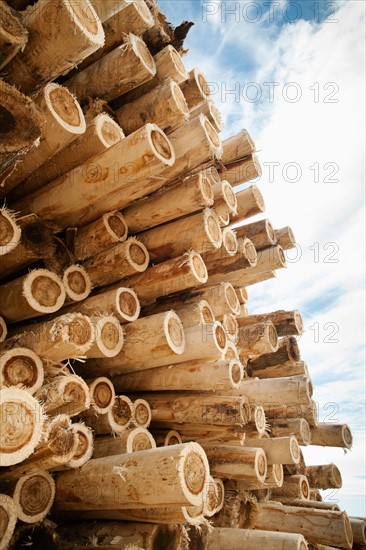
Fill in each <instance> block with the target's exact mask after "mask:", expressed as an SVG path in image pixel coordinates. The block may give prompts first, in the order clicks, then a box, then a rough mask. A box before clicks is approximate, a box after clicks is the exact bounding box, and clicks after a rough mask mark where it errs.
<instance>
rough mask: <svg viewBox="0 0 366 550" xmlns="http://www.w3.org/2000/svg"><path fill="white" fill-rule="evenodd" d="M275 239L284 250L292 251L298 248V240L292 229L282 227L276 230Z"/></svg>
mask: <svg viewBox="0 0 366 550" xmlns="http://www.w3.org/2000/svg"><path fill="white" fill-rule="evenodd" d="M274 233H275V238H276V241H277V243H278V244H279V245H280V246H282V248H283V249H284V250H290V249H291V248H295V247H296V239H295V235H294V232H293V231H292V229H291V227H288V226H287V227H282V228H281V229H275V232H274Z"/></svg>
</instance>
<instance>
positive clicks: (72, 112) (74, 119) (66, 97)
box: [44, 83, 86, 134]
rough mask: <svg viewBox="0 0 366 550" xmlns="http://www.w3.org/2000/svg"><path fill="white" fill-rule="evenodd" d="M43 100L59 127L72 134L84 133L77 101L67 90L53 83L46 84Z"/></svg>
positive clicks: (83, 124)
mask: <svg viewBox="0 0 366 550" xmlns="http://www.w3.org/2000/svg"><path fill="white" fill-rule="evenodd" d="M44 98H45V102H46V105H47V107H48V110H49V111H50V113H51V114H52V115H53V118H54V119H55V120H57V122H58V123H59V124H60V126H62V127H63V128H65V129H67V130H68V131H69V132H71V133H73V134H83V133H84V132H85V130H86V122H85V118H84V114H83V112H82V110H81V107H80V105H79V103H78V101H77V100H76V99H75V97H74V96H73V95H72V94H71V93H70V92H69V90H68V89H67V88H65V87H63V86H60V85H59V84H54V83H50V84H47V86H46V87H45V92H44Z"/></svg>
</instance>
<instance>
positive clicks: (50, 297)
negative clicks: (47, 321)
mask: <svg viewBox="0 0 366 550" xmlns="http://www.w3.org/2000/svg"><path fill="white" fill-rule="evenodd" d="M23 292H24V295H25V297H26V299H27V302H28V303H29V305H30V306H31V307H32V308H33V309H34V311H36V312H38V313H40V314H47V313H54V312H55V311H57V310H59V309H60V308H61V307H62V306H63V304H64V302H65V298H66V291H65V288H64V285H63V283H62V281H61V279H60V278H59V277H58V276H57V275H56V274H55V273H52V272H51V271H49V270H47V269H36V270H35V271H32V272H31V273H29V274H28V275H27V276H26V277H25V279H24V285H23Z"/></svg>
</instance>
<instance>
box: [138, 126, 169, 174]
mask: <svg viewBox="0 0 366 550" xmlns="http://www.w3.org/2000/svg"><path fill="white" fill-rule="evenodd" d="M145 128H146V131H147V133H148V140H149V144H150V147H151V149H152V151H153V153H154V154H155V156H156V157H157V158H158V159H159V160H160V161H161V162H162V163H163V164H164V165H165V166H173V164H174V162H175V153H174V149H173V147H172V145H171V143H170V141H169V139H168V138H167V136H166V135H165V133H164V132H163V131H162V130H161V129H160V128H159V127H158V126H157V125H156V124H151V123H149V124H147V125H146V126H145Z"/></svg>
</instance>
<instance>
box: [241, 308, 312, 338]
mask: <svg viewBox="0 0 366 550" xmlns="http://www.w3.org/2000/svg"><path fill="white" fill-rule="evenodd" d="M237 321H238V323H239V326H240V327H245V326H248V325H252V324H255V323H261V322H265V321H271V322H272V323H273V324H274V326H275V327H276V331H277V334H278V336H300V335H301V334H302V332H303V321H302V317H301V314H300V312H299V311H298V310H297V309H296V310H294V311H284V310H280V311H274V312H273V313H259V314H257V315H246V316H241V315H240V314H239V315H238V317H237Z"/></svg>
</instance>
